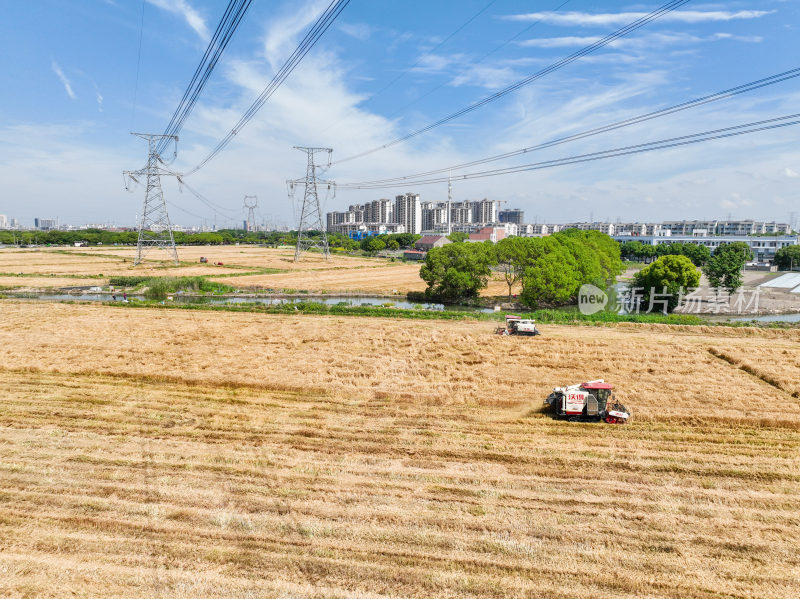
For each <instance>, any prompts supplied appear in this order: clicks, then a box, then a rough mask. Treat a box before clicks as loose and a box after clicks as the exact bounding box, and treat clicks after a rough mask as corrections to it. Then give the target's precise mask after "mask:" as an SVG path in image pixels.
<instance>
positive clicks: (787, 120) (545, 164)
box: [337, 113, 800, 189]
mask: <svg viewBox="0 0 800 599" xmlns="http://www.w3.org/2000/svg"><path fill="white" fill-rule="evenodd" d="M793 119H794V120H793ZM797 124H800V113H795V114H790V115H786V116H781V117H775V118H772V119H766V120H762V121H755V122H752V123H746V124H744V125H734V126H731V127H725V128H722V129H714V130H712V131H704V132H702V133H693V134H691V135H682V136H679V137H672V138H669V139H662V140H659V141H652V142H647V143H643V144H636V145H632V146H624V147H621V148H613V149H610V150H603V151H600V152H591V153H588V154H579V155H577V156H568V157H566V158H557V159H555V160H545V161H542V162H534V163H531V164H523V165H518V166H511V167H507V168H501V169H493V170H488V171H478V172H474V173H465V174H463V175H456V176H454V177H452V179H459V180H467V179H481V178H484V177H495V176H499V175H508V174H512V173H520V172H526V171H535V170H542V169H546V168H554V167H557V166H566V165H570V164H579V163H584V162H594V161H595V160H603V159H606V158H616V157H619V156H629V155H633V154H641V153H644V152H652V151H654V150H664V149H668V148H674V147H680V146H686V145H690V144H696V143H701V142H704V141H711V140H715V139H724V138H728V137H735V136H738V135H746V134H748V133H757V132H759V131H767V130H771V129H779V128H782V127H789V126H792V125H797ZM449 179H450V177H437V178H432V179H420V180H417V181H410V182H407V184H408V183H410V184H413V185H434V184H439V183H444V182H446V181H448V180H449ZM397 185H398V184H396V183H395V184H378V185H362V184H359V183H341V184H337V187H341V188H344V189H385V188H388V187H397Z"/></svg>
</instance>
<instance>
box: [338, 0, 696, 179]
mask: <svg viewBox="0 0 800 599" xmlns="http://www.w3.org/2000/svg"><path fill="white" fill-rule="evenodd" d="M688 2H690V0H672V1H671V2H667V3H666V4H664V5H663V6H661V7H660V8H658V9H656V10H654V11H652V12H650V13H648V14H647V15H645V16H643V17H641V18H639V19H636V20H635V21H633V22H632V23H629V24H628V25H625V26H624V27H622V28H620V29H618V30H616V31H615V32H613V33H610V34H609V35H607V36H605V37H603V38H602V39H600V40H598V41H596V42H594V43H592V44H589V45H588V46H586V47H584V48H583V49H581V50H578V51H577V52H573V53H572V54H570V55H569V56H567V57H565V58H562V59H561V60H558V61H556V62H555V63H553V64H551V65H550V66H548V67H546V68H544V69H542V70H540V71H537V72H536V73H534V74H533V75H530V76H528V77H525V78H524V79H521V80H520V81H517V82H516V83H513V84H512V85H509V86H507V87H505V88H503V89H502V90H500V91H498V92H495V93H493V94H491V95H490V96H487V97H485V98H483V99H482V100H479V101H478V102H474V103H473V104H470V105H469V106H466V107H464V108H461V109H460V110H457V111H456V112H454V113H452V114H450V115H448V116H445V117H443V118H441V119H439V120H437V121H434V122H433V123H431V124H429V125H426V126H425V127H422V128H421V129H417V130H416V131H412V132H411V133H408V134H406V135H404V136H402V137H398V138H397V139H395V140H393V141H390V142H388V143H385V144H383V145H382V146H377V147H375V148H372V149H371V150H367V151H365V152H361V153H359V154H354V155H352V156H348V157H347V158H343V159H341V160H338V161H336V162H335V163H334V164H341V163H343V162H347V161H350V160H355V159H356V158H362V157H364V156H367V155H369V154H372V153H374V152H379V151H380V150H385V149H386V148H390V147H392V146H395V145H397V144H400V143H403V142H405V141H408V140H409V139H411V138H413V137H416V136H418V135H422V134H423V133H426V132H428V131H430V130H431V129H435V128H436V127H439V126H441V125H444V124H445V123H449V122H450V121H452V120H455V119H457V118H459V117H461V116H463V115H465V114H468V113H470V112H472V111H473V110H477V109H478V108H480V107H482V106H485V105H486V104H489V103H491V102H494V101H495V100H498V99H500V98H502V97H504V96H506V95H508V94H510V93H512V92H515V91H517V90H518V89H520V88H522V87H524V86H526V85H528V84H530V83H532V82H534V81H536V80H538V79H541V78H542V77H544V76H546V75H548V74H550V73H552V72H554V71H557V70H559V69H561V68H563V67H565V66H567V65H569V64H572V63H573V62H575V61H576V60H579V59H580V58H583V57H584V56H587V55H589V54H591V53H593V52H594V51H595V50H598V49H600V48H603V47H605V46H607V45H609V44H611V43H612V42H614V41H616V40H618V39H619V38H621V37H624V36H625V35H627V34H629V33H631V32H633V31H636V30H637V29H640V28H641V27H644V26H645V25H647V24H648V23H650V22H651V21H654V20H656V19H658V18H659V17H662V16H663V15H665V14H667V13H670V12H672V11H674V10H675V9H677V8H680V7H681V6H683V5H684V4H687V3H688Z"/></svg>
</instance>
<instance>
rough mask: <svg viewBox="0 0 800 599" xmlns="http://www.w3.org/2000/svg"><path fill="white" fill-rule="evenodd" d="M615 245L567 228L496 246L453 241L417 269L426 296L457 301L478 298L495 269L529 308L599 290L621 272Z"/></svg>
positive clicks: (595, 233) (597, 235)
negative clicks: (588, 286)
mask: <svg viewBox="0 0 800 599" xmlns="http://www.w3.org/2000/svg"><path fill="white" fill-rule="evenodd" d="M623 268H624V267H623V264H622V260H621V258H620V251H619V244H617V243H616V242H615V241H614V240H613V239H611V237H609V236H608V235H605V234H604V233H600V232H598V231H579V230H577V229H569V230H565V231H560V232H559V233H556V234H554V235H550V236H549V237H541V238H537V237H509V238H506V239H503V240H501V241H499V242H497V243H496V244H495V243H492V242H490V241H487V242H484V243H452V244H449V245H445V246H443V247H441V248H434V249H432V250H430V251H429V252H428V254H427V256H426V257H425V263H424V264H423V266H422V268H421V269H420V277H421V278H422V279H423V280H424V281H425V282H426V283H427V284H428V288H427V289H426V291H425V293H426V295H427V297H429V298H431V299H436V300H439V301H445V302H456V301H462V300H465V299H471V298H475V297H477V296H478V294H479V293H480V291H481V289H483V288H485V287H486V285H487V283H488V281H489V277H490V276H491V273H492V271H493V270H495V271H499V272H501V273H502V274H503V275H504V277H505V281H506V283H507V284H508V294H509V299H510V298H511V296H512V289H513V287H514V285H515V284H517V283H520V284H521V286H522V293H521V295H520V298H521V300H522V302H523V303H524V304H525V305H527V306H529V307H531V308H535V307H539V306H542V305H558V304H567V303H569V302H571V301H572V300H574V299H575V298H576V297H577V293H578V290H579V289H580V287H581V285H583V284H585V283H592V284H594V285H598V286H600V287H605V285H606V284H608V283H610V282H612V281H614V280H615V278H616V276H617V275H618V274H620V273H621V272H622V270H623Z"/></svg>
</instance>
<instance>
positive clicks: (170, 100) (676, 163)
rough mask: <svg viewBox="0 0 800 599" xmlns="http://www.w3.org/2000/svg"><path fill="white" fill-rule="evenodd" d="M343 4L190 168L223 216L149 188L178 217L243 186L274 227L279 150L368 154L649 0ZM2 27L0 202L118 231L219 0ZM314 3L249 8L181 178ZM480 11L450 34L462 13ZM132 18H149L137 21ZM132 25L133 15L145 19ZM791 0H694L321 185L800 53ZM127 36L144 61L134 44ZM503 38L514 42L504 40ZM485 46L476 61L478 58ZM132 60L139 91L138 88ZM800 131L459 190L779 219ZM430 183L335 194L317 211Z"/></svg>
mask: <svg viewBox="0 0 800 599" xmlns="http://www.w3.org/2000/svg"><path fill="white" fill-rule="evenodd" d="M562 3H563V0H542V1H518V0H495V1H494V2H491V3H490V2H489V0H460V1H459V2H455V1H439V2H430V1H427V2H422V1H418V0H408V1H405V2H390V1H384V0H352V1H351V2H350V4H349V6H348V7H347V8H346V9H345V11H344V12H343V13H342V15H341V16H340V17H339V19H338V21H337V22H336V24H335V25H334V27H332V28H331V29H330V30H329V31H328V32H327V33H326V35H325V36H324V37H323V38H322V40H321V41H320V43H319V44H318V45H317V46H316V47H315V49H314V50H313V51H312V53H310V54H309V55H308V56H307V57H306V59H305V60H304V61H303V63H302V64H301V65H300V67H298V69H297V70H295V72H294V73H293V74H292V76H291V77H290V79H289V80H287V82H286V84H284V86H283V87H282V88H281V89H280V90H279V91H278V92H277V93H276V94H275V95H274V96H273V98H272V99H271V100H270V102H269V103H267V104H266V105H265V107H264V108H263V109H262V111H261V112H260V113H259V115H258V116H257V117H256V118H255V119H254V120H253V121H252V122H251V123H250V124H249V125H248V126H247V127H246V128H245V129H244V130H243V131H242V132H241V133H240V134H239V135H238V136H237V138H236V139H235V140H234V141H233V143H232V144H231V145H230V146H228V148H227V149H226V150H225V151H224V152H223V153H222V154H221V155H220V156H218V157H217V158H216V159H215V160H214V161H212V162H211V163H209V164H208V165H207V166H206V167H205V168H204V169H202V170H201V171H199V172H198V173H196V174H194V175H192V176H191V177H190V178H189V179H188V182H189V184H190V185H192V187H194V188H195V189H197V190H198V191H200V192H201V193H203V194H204V195H205V196H206V197H208V198H209V199H211V200H213V202H214V203H215V204H217V205H219V206H221V207H223V208H224V209H211V208H209V207H207V206H206V205H204V204H202V203H199V202H198V201H197V200H196V199H195V198H194V197H193V196H192V195H191V194H189V193H188V192H187V191H186V190H183V191H182V192H181V190H179V188H178V186H177V184H176V183H175V182H174V181H165V182H164V189H165V193H166V195H167V198H168V200H169V201H170V202H171V206H170V212H171V216H172V220H173V222H177V223H180V224H186V225H192V224H198V223H199V222H200V220H201V218H204V219H206V221H207V222H213V221H214V219H215V217H216V219H217V223H218V224H219V225H222V224H225V223H226V222H228V223H229V222H231V221H232V220H234V219H235V220H239V221H240V220H241V219H242V218H244V213H243V211H242V209H241V206H242V198H243V196H244V195H252V194H257V195H258V196H259V202H260V212H261V215H262V217H263V218H264V219H267V220H269V221H270V222H273V223H284V224H290V223H291V221H292V205H291V202H290V201H289V199H288V198H287V195H286V186H285V180H286V179H287V178H295V177H299V176H301V175H303V174H304V166H305V163H304V157H303V155H301V154H300V153H299V152H297V151H296V150H292V146H293V145H316V146H331V147H333V148H334V159H336V158H337V157H339V158H342V157H345V156H349V155H352V154H354V153H358V152H360V151H363V150H366V149H370V148H372V147H375V146H378V145H381V144H383V143H385V142H387V141H390V140H392V139H394V138H395V137H397V136H400V135H403V134H405V133H407V132H409V131H411V130H413V129H415V128H417V127H420V126H424V125H426V124H428V123H429V122H431V121H433V120H436V119H438V118H440V117H442V116H445V115H447V114H449V113H451V112H453V111H455V110H456V109H458V108H461V107H463V106H465V105H467V104H469V103H471V102H474V101H476V100H479V99H481V98H483V97H484V96H486V95H488V94H491V93H492V92H494V91H497V90H498V89H501V88H502V87H504V86H506V85H508V84H510V83H513V82H515V81H517V80H519V79H522V78H524V77H525V76H527V75H530V74H532V73H534V72H536V71H537V70H539V69H541V68H543V67H546V66H547V65H549V64H551V63H552V62H554V61H556V60H558V59H559V58H561V57H563V56H566V55H568V54H570V53H572V52H574V51H576V50H579V49H581V48H582V47H584V46H586V45H587V44H589V43H591V42H592V41H594V40H595V39H597V38H598V37H602V36H604V35H606V34H608V33H610V32H612V31H614V30H615V29H617V28H619V27H621V26H622V25H625V24H626V23H628V22H631V21H633V20H634V19H635V18H637V16H639V14H641V13H643V12H648V11H650V10H652V9H654V8H655V7H657V6H659V5H660V4H662V2H644V3H628V2H612V1H604V2H603V1H601V2H588V1H584V0H571V1H569V2H567V3H566V5H564V6H563V7H561V8H560V9H558V10H555V9H556V8H557V7H558V6H559V5H561V4H562ZM5 4H6V5H5V6H4V8H5V10H6V17H5V18H4V19H3V21H2V22H0V56H2V57H3V68H2V69H1V70H0V213H2V214H7V215H9V216H14V217H17V218H19V219H21V220H22V221H23V222H24V223H26V224H31V223H32V220H33V218H34V217H37V216H38V217H55V216H58V217H59V218H60V219H61V221H62V222H65V223H72V224H79V223H84V222H96V223H97V222H114V223H117V224H133V222H134V218H135V215H136V214H137V213H138V212H140V210H141V202H142V199H143V193H144V192H143V190H142V189H141V188H139V189H137V190H135V192H134V193H133V194H130V193H127V192H126V191H125V190H124V188H123V186H122V183H123V180H122V175H121V171H122V170H123V169H135V168H138V167H140V166H141V165H142V164H143V163H144V160H145V147H144V143H143V142H142V141H140V140H137V139H135V138H133V137H132V136H130V135H129V132H130V131H144V132H154V133H157V132H161V131H163V130H164V128H165V127H166V124H167V122H168V120H169V117H170V116H171V114H172V112H173V111H174V109H175V107H176V105H177V102H178V100H179V99H180V96H181V95H182V93H183V90H184V89H185V87H186V85H187V84H188V81H189V79H190V77H191V74H192V73H193V71H194V69H195V67H196V65H197V63H198V62H199V60H200V57H201V55H202V53H203V51H204V49H205V46H206V43H207V41H208V36H209V32H210V31H213V29H214V28H215V26H216V24H217V22H218V20H219V19H220V17H221V15H222V12H223V10H224V7H225V5H226V4H227V2H225V1H223V0H216V1H211V0H145V1H144V2H141V1H140V0H81V1H73V2H63V1H58V0H34V1H31V2H19V3H10V2H8V3H5ZM326 5H327V1H303V0H294V1H291V2H286V1H276V0H255V1H254V2H253V5H252V8H251V9H250V11H249V13H248V15H247V17H246V19H245V21H244V22H243V24H242V26H241V27H240V29H239V31H238V32H237V33H236V36H235V37H234V39H233V41H232V42H231V44H230V46H229V47H228V50H227V52H226V54H225V56H224V58H223V60H222V61H221V63H220V64H219V66H218V68H217V69H216V71H215V72H214V75H213V77H212V80H211V82H210V83H209V85H208V86H207V87H206V89H205V91H204V93H203V95H202V96H201V98H200V101H199V103H198V105H197V107H196V108H195V111H194V113H193V114H192V116H191V117H190V118H189V120H188V121H187V123H186V126H185V127H184V130H183V131H182V134H181V142H180V144H179V155H178V158H177V160H176V161H175V162H174V163H173V165H172V167H173V168H174V169H175V170H178V171H182V170H188V169H189V168H190V167H192V166H194V164H196V163H197V161H199V160H200V159H201V158H202V157H204V155H205V154H206V153H207V152H208V150H209V149H210V148H211V147H212V146H213V145H214V144H215V143H216V141H218V140H219V139H220V138H221V137H222V136H223V135H224V134H225V133H226V132H227V131H228V130H229V129H230V127H231V126H232V125H233V124H234V123H235V122H236V121H237V120H238V118H239V117H240V116H241V114H242V113H243V111H244V110H245V109H246V108H247V107H248V106H249V104H250V103H251V102H252V101H253V99H254V98H255V97H256V96H257V95H258V93H259V92H260V91H261V90H262V89H263V88H264V86H265V85H266V83H267V82H268V81H269V79H270V78H271V76H272V75H273V73H274V72H275V70H276V69H277V68H278V67H279V66H280V65H281V64H282V62H283V61H284V60H285V59H286V57H287V56H288V55H289V54H290V53H291V52H292V50H293V49H294V47H295V46H296V44H297V42H298V41H299V39H300V38H301V37H302V35H303V34H304V33H305V31H306V30H307V28H308V27H309V26H310V24H311V23H313V21H314V20H315V18H316V17H317V15H318V14H319V13H320V12H321V11H322V10H323V9H324V7H325V6H326ZM482 9H484V10H483V12H480V14H479V15H478V16H477V17H476V18H475V19H474V20H473V21H472V22H471V23H469V24H468V25H466V26H465V27H464V28H463V29H462V30H461V31H460V32H458V33H457V34H456V35H454V36H452V37H451V38H450V39H447V40H446V41H445V42H444V43H442V41H443V40H445V39H446V38H447V37H448V36H449V35H450V34H451V33H453V32H454V31H455V30H456V29H458V28H459V27H461V26H462V25H464V23H466V22H467V21H468V20H469V19H470V18H471V17H473V16H474V15H476V14H477V13H479V11H481V10H482ZM142 15H143V19H142ZM140 23H143V27H142V28H141V30H140ZM798 27H800V6H798V3H797V2H792V1H781V0H762V1H758V2H756V1H744V0H743V1H729V2H716V3H701V2H689V3H688V4H687V5H686V6H685V7H683V8H682V9H680V11H677V12H676V13H673V14H671V15H670V16H668V17H665V18H662V19H661V20H659V21H657V22H654V23H652V24H650V25H648V26H647V27H645V28H643V29H641V30H639V31H637V32H635V33H633V34H632V35H630V36H629V37H626V38H625V39H624V40H622V41H620V42H619V43H616V44H614V45H613V46H611V47H608V48H605V49H603V50H600V51H598V52H597V53H595V54H592V55H591V56H589V57H587V58H585V59H583V60H581V61H579V62H577V63H575V64H572V65H570V66H568V67H565V68H564V69H562V70H560V71H558V72H556V73H552V74H550V75H548V76H547V77H545V78H543V79H541V80H539V81H537V82H534V83H533V84H531V85H529V86H526V87H525V88H523V89H521V90H520V91H518V92H516V93H514V94H511V95H509V96H507V97H505V98H503V99H502V100H499V101H497V102H493V103H491V104H490V105H488V106H487V107H485V108H482V109H480V110H477V111H475V112H473V113H471V114H469V115H468V116H466V117H464V118H462V119H459V120H456V121H454V122H452V123H449V124H448V125H446V126H443V127H441V128H438V129H435V130H434V131H432V132H430V133H428V134H426V135H423V136H419V137H416V138H414V139H412V140H410V141H409V142H407V143H405V144H402V145H398V146H394V147H392V148H391V149H388V150H385V151H382V152H378V153H375V154H372V155H370V156H369V157H365V158H363V159H359V160H354V161H351V162H346V163H343V164H341V165H335V166H334V167H333V168H332V169H331V171H330V172H329V173H327V176H329V177H330V178H334V179H336V180H338V181H358V180H365V179H375V178H380V177H392V176H398V175H404V174H410V173H415V172H419V171H423V170H428V169H431V168H439V167H446V166H448V165H451V164H458V163H461V162H465V161H468V160H472V159H476V158H480V157H483V156H487V155H492V154H495V153H499V152H504V151H509V150H513V149H516V148H521V147H525V146H530V145H534V144H536V143H539V142H542V141H546V140H548V139H551V138H553V137H556V136H560V135H564V134H569V133H574V132H578V131H581V130H584V129H588V128H593V127H596V126H599V125H603V124H607V123H610V122H613V121H616V120H619V119H622V118H627V117H630V116H634V115H637V114H640V113H643V112H648V111H651V110H654V109H658V108H663V107H666V106H669V105H671V104H675V103H678V102H681V101H684V100H688V99H692V98H695V97H698V96H701V95H705V94H708V93H713V92H715V91H718V90H722V89H725V88H728V87H732V86H735V85H738V84H741V83H746V82H749V81H752V80H755V79H759V78H761V77H764V76H768V75H772V74H775V73H778V72H781V71H784V70H788V69H791V68H795V67H799V66H800V53H798V49H799V47H800V44H799V43H798V39H800V38H798ZM140 31H141V55H139V51H138V50H139V42H140ZM509 40H511V41H509ZM487 54H488V56H487ZM137 65H138V84H137ZM798 99H800V79H795V80H792V81H789V82H785V83H781V84H778V85H775V86H772V87H769V88H766V89H763V90H760V91H757V92H754V93H750V94H747V95H744V96H740V97H738V98H735V99H729V100H725V101H723V102H719V103H715V104H712V105H709V106H707V107H704V108H701V109H696V110H693V111H690V112H685V113H681V114H678V115H673V116H670V117H667V118H664V119H659V120H656V121H651V122H649V123H647V124H642V125H638V126H636V127H631V128H627V129H624V130H622V131H618V132H615V133H613V134H607V135H602V136H597V137H594V138H591V139H588V140H583V141H580V142H576V143H571V144H568V145H564V146H560V147H558V148H551V149H549V150H546V151H543V152H540V153H537V154H536V155H535V156H527V157H524V158H522V159H516V161H514V160H512V161H508V162H505V163H501V164H500V165H510V164H519V163H522V162H532V161H534V160H546V159H551V158H559V157H563V156H569V155H574V154H581V153H584V152H590V151H595V150H600V149H606V148H612V147H616V146H621V145H627V144H630V143H640V142H644V141H651V140H657V139H662V138H666V137H672V136H674V135H682V134H685V133H693V132H698V131H704V130H708V129H712V128H716V127H725V126H729V125H735V124H740V123H745V122H749V121H755V120H759V119H763V118H770V117H774V116H782V115H785V114H790V113H793V112H798V110H797V106H798V105H800V104H799V103H798ZM799 131H800V127H797V128H786V129H783V130H779V131H772V132H765V133H759V134H754V135H751V136H745V137H740V138H735V139H729V140H725V141H716V142H709V143H707V144H703V145H698V146H693V147H688V148H682V149H675V150H668V151H663V152H656V153H650V154H644V155H638V156H633V157H627V158H616V159H611V160H607V161H600V162H595V163H591V164H586V165H578V166H569V167H560V168H555V169H549V170H547V171H538V172H533V173H521V174H516V175H510V176H505V177H496V178H491V179H480V180H474V181H468V182H467V181H465V182H458V183H457V184H456V185H455V194H454V195H455V198H456V199H476V198H482V197H489V198H492V199H497V200H503V201H504V202H505V205H506V206H507V207H519V208H522V209H524V210H525V212H526V216H527V219H526V220H528V221H531V222H533V221H534V220H537V221H538V222H563V221H570V220H588V219H589V218H590V217H591V216H593V217H594V218H595V219H598V220H599V219H612V220H615V219H617V218H622V219H623V220H638V221H648V220H663V219H676V218H712V217H722V218H724V217H726V216H727V215H728V214H730V215H732V216H733V217H734V218H746V217H753V218H768V219H777V220H786V219H788V216H789V212H790V211H800V201H799V200H800V150H798V149H797V147H798V144H797V140H798V132H799ZM403 191H417V192H419V193H421V194H422V197H423V199H425V200H441V199H444V197H445V196H446V185H438V186H424V187H414V186H411V187H408V186H401V187H398V188H396V189H388V190H380V191H374V190H373V191H345V190H340V191H339V192H338V194H337V197H335V198H332V197H329V198H328V199H327V203H326V207H327V209H344V208H346V206H347V205H348V204H350V203H356V202H363V201H366V200H370V199H375V198H378V197H393V196H394V195H395V194H397V193H400V192H403Z"/></svg>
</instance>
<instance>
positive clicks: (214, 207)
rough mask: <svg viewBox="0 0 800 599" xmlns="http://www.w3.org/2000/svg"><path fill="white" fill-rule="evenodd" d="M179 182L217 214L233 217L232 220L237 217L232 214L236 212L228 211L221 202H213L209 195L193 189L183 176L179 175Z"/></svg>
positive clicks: (228, 217)
mask: <svg viewBox="0 0 800 599" xmlns="http://www.w3.org/2000/svg"><path fill="white" fill-rule="evenodd" d="M178 183H179V184H180V185H182V186H183V187H185V188H186V189H188V190H189V193H191V194H192V195H193V196H194V197H196V198H197V199H198V200H200V201H201V202H202V203H203V204H205V205H206V206H207V207H208V208H209V209H210V210H211V211H212V212H213V213H214V214H216V215H217V216H222V217H224V218H227V219H231V220H235V219H236V217H234V216H231V215H232V214H234V213H233V211H230V212H228V210H229V209H228V208H224V207H222V206H220V205H219V204H216V203H214V202H212V201H211V200H209V199H208V198H207V197H205V196H204V195H203V194H201V193H200V192H199V191H197V190H196V189H193V188H192V187H190V186H189V184H188V183H186V181H185V180H184V179H183V177H181V176H178ZM224 212H228V213H227V214H225V213H224Z"/></svg>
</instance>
